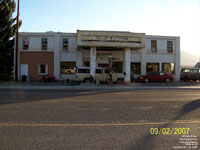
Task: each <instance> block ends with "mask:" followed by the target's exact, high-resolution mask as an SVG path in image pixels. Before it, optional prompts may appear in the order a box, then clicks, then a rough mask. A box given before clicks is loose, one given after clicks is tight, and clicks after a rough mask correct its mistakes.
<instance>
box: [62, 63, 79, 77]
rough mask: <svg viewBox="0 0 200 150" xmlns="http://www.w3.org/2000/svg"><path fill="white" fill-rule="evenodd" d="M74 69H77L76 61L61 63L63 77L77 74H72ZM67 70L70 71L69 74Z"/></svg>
mask: <svg viewBox="0 0 200 150" xmlns="http://www.w3.org/2000/svg"><path fill="white" fill-rule="evenodd" d="M72 68H76V61H61V62H60V74H62V75H69V74H75V73H72V72H71V69H72ZM64 70H65V71H64ZM66 70H68V71H69V72H68V71H66ZM73 70H74V69H73Z"/></svg>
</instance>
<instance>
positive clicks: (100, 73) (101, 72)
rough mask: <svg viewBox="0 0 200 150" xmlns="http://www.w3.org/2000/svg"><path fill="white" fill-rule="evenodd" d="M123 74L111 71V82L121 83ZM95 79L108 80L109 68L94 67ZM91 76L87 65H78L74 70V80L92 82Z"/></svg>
mask: <svg viewBox="0 0 200 150" xmlns="http://www.w3.org/2000/svg"><path fill="white" fill-rule="evenodd" d="M124 78H125V75H124V74H123V73H114V72H113V73H112V82H115V83H119V84H121V83H123V82H124ZM95 79H96V80H97V81H99V82H108V81H109V69H108V68H96V75H95ZM92 80H93V78H92V77H91V75H90V68H89V67H78V68H77V70H76V81H81V82H86V83H89V82H92Z"/></svg>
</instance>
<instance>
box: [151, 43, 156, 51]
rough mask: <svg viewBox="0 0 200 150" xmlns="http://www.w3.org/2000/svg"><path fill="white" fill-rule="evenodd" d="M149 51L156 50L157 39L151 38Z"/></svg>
mask: <svg viewBox="0 0 200 150" xmlns="http://www.w3.org/2000/svg"><path fill="white" fill-rule="evenodd" d="M153 42H155V45H154V44H153ZM154 48H155V49H154ZM151 52H153V53H156V52H157V40H151Z"/></svg>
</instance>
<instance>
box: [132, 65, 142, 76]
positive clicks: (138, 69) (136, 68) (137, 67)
mask: <svg viewBox="0 0 200 150" xmlns="http://www.w3.org/2000/svg"><path fill="white" fill-rule="evenodd" d="M131 73H132V74H141V63H131Z"/></svg>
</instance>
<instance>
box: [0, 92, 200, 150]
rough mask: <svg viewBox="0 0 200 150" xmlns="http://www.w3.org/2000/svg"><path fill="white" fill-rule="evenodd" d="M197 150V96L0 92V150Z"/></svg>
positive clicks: (199, 102) (199, 101)
mask: <svg viewBox="0 0 200 150" xmlns="http://www.w3.org/2000/svg"><path fill="white" fill-rule="evenodd" d="M190 147H192V149H195V150H197V149H200V90H123V91H117V90H114V91H112V90H107V91H106V90H99V91H89V90H87V89H86V90H0V150H40V149H41V150H43V149H44V150H77V149H78V150H79V149H80V150H88V149H89V150H112V149H113V150H118V149H120V150H140V149H144V150H146V149H149V150H154V149H155V150H168V149H169V150H171V149H186V148H187V149H189V148H190Z"/></svg>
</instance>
